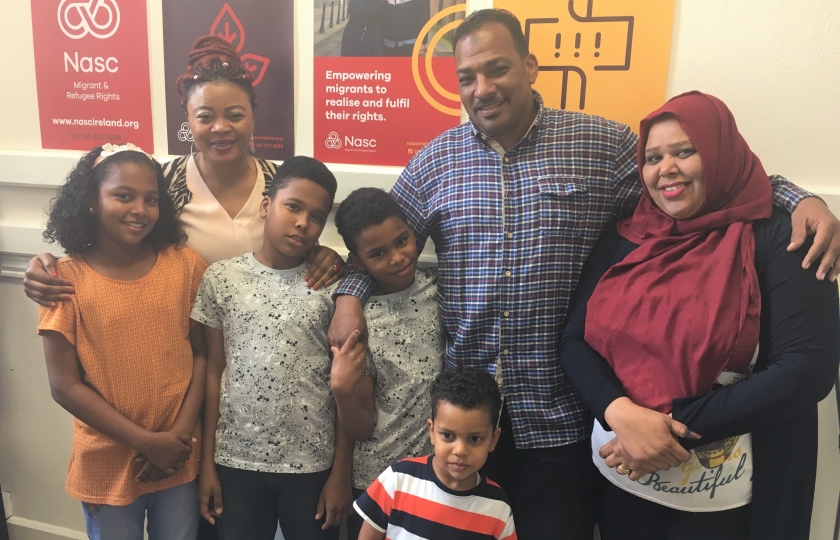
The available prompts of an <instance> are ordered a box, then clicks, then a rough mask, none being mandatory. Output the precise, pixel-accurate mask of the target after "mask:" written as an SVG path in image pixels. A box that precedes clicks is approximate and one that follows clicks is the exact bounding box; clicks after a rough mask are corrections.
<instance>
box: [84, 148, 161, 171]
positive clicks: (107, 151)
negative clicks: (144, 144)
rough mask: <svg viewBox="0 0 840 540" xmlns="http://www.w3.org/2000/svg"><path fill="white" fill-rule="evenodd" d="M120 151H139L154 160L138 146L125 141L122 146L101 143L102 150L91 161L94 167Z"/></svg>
mask: <svg viewBox="0 0 840 540" xmlns="http://www.w3.org/2000/svg"><path fill="white" fill-rule="evenodd" d="M120 152H140V153H141V154H143V155H145V156H146V157H147V158H149V159H150V160H152V161H154V159H153V158H152V156H150V155H149V154H147V153H146V152H144V151H143V150H142V149H141V148H140V147H139V146H135V145H133V144H131V143H125V144H124V145H122V146H117V145H116V144H111V143H108V144H103V145H102V152H101V153H100V154H99V156H97V158H96V160H95V161H94V162H93V167H96V166H97V165H99V164H100V163H102V161H103V160H105V159H107V158H109V157H111V156H113V155H114V154H119V153H120ZM93 167H91V168H93Z"/></svg>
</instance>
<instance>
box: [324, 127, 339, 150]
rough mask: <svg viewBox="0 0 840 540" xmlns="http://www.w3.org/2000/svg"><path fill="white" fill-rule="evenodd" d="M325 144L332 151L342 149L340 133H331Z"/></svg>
mask: <svg viewBox="0 0 840 540" xmlns="http://www.w3.org/2000/svg"><path fill="white" fill-rule="evenodd" d="M324 144H325V145H326V146H327V148H329V149H330V150H338V149H339V148H341V139H339V138H338V133H336V132H335V131H330V134H329V136H328V137H327V140H326V141H324Z"/></svg>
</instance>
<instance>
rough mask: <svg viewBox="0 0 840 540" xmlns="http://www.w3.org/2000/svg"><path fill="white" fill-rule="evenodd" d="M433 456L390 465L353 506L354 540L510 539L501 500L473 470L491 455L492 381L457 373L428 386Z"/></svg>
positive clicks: (469, 371)
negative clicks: (357, 518) (358, 524)
mask: <svg viewBox="0 0 840 540" xmlns="http://www.w3.org/2000/svg"><path fill="white" fill-rule="evenodd" d="M431 398H432V417H431V418H430V419H428V420H427V421H426V423H427V425H428V427H429V436H430V438H431V441H432V446H434V449H435V452H434V454H433V455H430V456H424V457H418V458H409V459H404V460H402V461H398V462H397V463H394V464H393V465H391V466H390V467H388V468H387V469H386V470H385V472H383V473H382V474H381V475H379V478H377V479H376V480H375V481H374V482H373V483H372V484H371V485H370V487H369V488H368V489H367V491H366V492H364V493H363V494H362V495H361V497H359V498H358V499H356V502H355V503H353V507H354V508H355V509H356V512H358V513H359V515H361V516H362V518H363V519H364V520H365V522H364V524H363V525H362V530H361V533H360V534H359V540H383V539H384V538H386V536H387V538H388V539H389V540H402V539H411V540H416V539H418V538H428V539H432V538H435V539H437V538H445V539H447V540H477V539H481V538H486V539H499V540H515V539H516V531H515V529H514V525H513V515H512V514H511V510H510V504H509V503H508V500H507V497H506V496H505V493H504V492H503V491H502V489H501V488H500V487H499V485H498V484H496V483H495V482H493V481H491V480H489V479H488V478H484V477H482V476H481V475H480V474H479V473H478V470H479V469H480V468H481V467H482V466H483V465H484V462H485V461H487V454H489V453H490V452H492V451H493V449H494V448H495V446H496V442H497V441H498V439H499V434H500V432H501V429H500V428H498V427H497V425H498V420H499V412H500V411H501V408H502V397H501V394H500V392H499V387H498V385H497V384H496V381H495V380H494V379H493V377H492V376H491V375H490V374H489V373H487V372H485V371H481V370H477V369H474V368H465V367H459V368H455V369H452V370H449V371H444V372H442V373H440V374H439V375H438V376H437V377H436V378H435V380H434V382H433V383H432V387H431Z"/></svg>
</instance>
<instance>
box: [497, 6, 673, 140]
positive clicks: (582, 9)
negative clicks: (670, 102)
mask: <svg viewBox="0 0 840 540" xmlns="http://www.w3.org/2000/svg"><path fill="white" fill-rule="evenodd" d="M494 6H495V7H497V8H503V9H507V10H509V11H511V12H512V13H513V14H514V15H516V16H517V17H518V18H519V20H520V22H521V23H522V29H523V31H524V33H525V38H526V39H527V40H528V47H529V50H530V51H531V52H532V53H533V54H534V55H535V56H536V57H537V60H538V62H539V66H540V68H539V69H540V73H539V76H538V77H537V82H536V84H534V87H535V88H536V89H537V90H538V91H539V92H540V94H542V96H543V99H544V100H545V104H546V106H549V107H555V108H560V109H565V110H570V111H581V112H585V113H587V114H594V115H598V116H603V117H606V118H610V119H612V120H616V121H618V122H621V123H623V124H627V125H629V126H630V127H631V128H633V130H634V131H635V130H638V126H639V120H641V119H642V118H643V117H644V116H645V115H646V114H647V113H649V112H650V111H652V110H654V109H656V108H657V107H659V106H660V105H662V103H663V102H664V101H665V85H666V83H667V80H668V61H669V58H670V53H671V33H672V30H673V24H674V0H568V2H566V1H564V0H561V1H559V2H558V1H557V0H495V2H494Z"/></svg>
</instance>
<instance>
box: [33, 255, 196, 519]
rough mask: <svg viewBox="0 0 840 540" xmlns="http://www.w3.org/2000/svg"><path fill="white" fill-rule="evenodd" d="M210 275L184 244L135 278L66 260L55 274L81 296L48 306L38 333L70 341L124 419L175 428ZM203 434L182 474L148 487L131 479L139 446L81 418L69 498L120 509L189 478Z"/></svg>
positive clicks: (95, 385)
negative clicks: (195, 320) (200, 295)
mask: <svg viewBox="0 0 840 540" xmlns="http://www.w3.org/2000/svg"><path fill="white" fill-rule="evenodd" d="M206 269H207V264H206V263H205V262H204V260H203V259H202V258H201V257H200V256H199V255H198V253H197V252H195V251H193V250H192V249H189V248H187V247H181V248H174V247H169V248H166V249H163V250H161V251H160V253H158V259H157V262H156V263H155V266H154V267H153V268H152V270H151V271H150V272H149V273H148V274H146V275H145V276H143V277H142V278H140V279H136V280H132V281H119V280H114V279H110V278H107V277H105V276H103V275H101V274H98V273H97V272H96V271H94V270H93V269H92V268H91V267H90V266H88V264H87V263H86V262H85V261H84V260H83V259H82V258H81V257H79V256H71V257H66V258H64V259H61V260H60V261H59V262H58V275H59V277H61V278H62V279H66V280H68V281H70V282H71V283H73V287H74V288H75V290H76V293H75V294H74V295H73V297H72V300H70V301H65V302H59V303H58V305H57V306H56V307H54V308H44V307H41V309H40V314H39V321H38V332H39V333H41V332H43V331H45V330H54V331H56V332H60V333H61V334H62V335H63V336H64V337H66V338H67V340H68V341H69V342H70V343H71V344H72V345H73V346H74V347H76V352H77V354H78V355H79V361H80V362H81V365H82V368H83V370H84V374H83V376H84V381H85V383H86V384H87V385H88V386H90V387H91V388H92V389H93V390H94V391H95V392H97V393H98V394H99V395H101V396H102V397H103V398H104V399H105V401H107V402H108V403H110V404H111V405H112V406H113V407H114V408H115V409H116V410H117V411H119V412H120V414H122V415H123V416H125V417H126V418H128V419H129V420H131V421H132V422H134V423H136V424H137V425H139V426H141V427H143V428H145V429H148V430H149V431H155V432H158V431H165V430H168V429H170V428H171V427H172V425H173V424H174V423H175V417H176V416H177V414H178V411H179V410H180V408H181V404H182V402H183V400H184V396H185V395H186V392H187V387H188V386H189V384H190V379H191V378H192V367H193V355H192V347H191V345H190V337H189V329H190V310H191V309H192V304H193V302H194V301H195V295H196V292H197V291H198V286H199V284H200V282H201V277H202V275H203V274H204V270H206ZM199 429H200V426H199V425H196V427H195V430H194V436H195V438H196V439H197V442H196V443H194V445H193V452H192V454H191V455H190V459H189V460H188V461H187V463H186V464H185V466H184V468H183V469H181V470H180V471H178V472H177V473H176V474H175V475H173V476H171V477H170V478H167V479H165V480H161V481H159V482H152V483H148V484H144V483H142V482H138V481H136V480H135V479H134V477H135V475H136V474H137V472H139V466H138V465H137V464H135V463H134V458H135V457H136V456H137V451H136V450H134V449H132V448H129V447H128V446H125V445H124V444H121V443H119V442H117V441H115V440H114V439H112V438H110V437H107V436H105V435H103V434H101V433H99V432H98V431H96V430H94V429H93V428H91V427H90V426H88V425H87V424H85V423H84V422H82V421H80V420H79V419H76V418H74V419H73V450H72V454H71V456H70V467H69V469H68V472H67V493H68V494H69V495H70V496H71V497H73V498H75V499H78V500H80V501H83V502H87V503H92V504H110V505H115V506H122V505H127V504H131V503H132V502H133V501H134V500H135V499H137V497H139V496H140V495H142V494H144V493H151V492H155V491H160V490H163V489H167V488H171V487H175V486H179V485H181V484H185V483H187V482H190V481H192V480H193V479H194V478H195V477H196V474H197V472H198V459H199V454H200V448H201V440H200V432H199Z"/></svg>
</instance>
